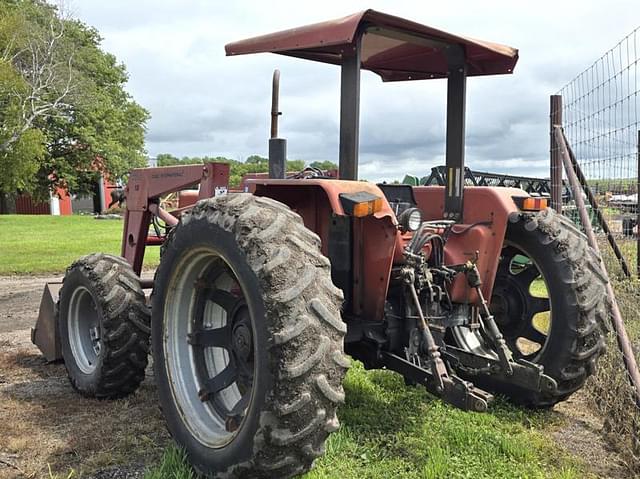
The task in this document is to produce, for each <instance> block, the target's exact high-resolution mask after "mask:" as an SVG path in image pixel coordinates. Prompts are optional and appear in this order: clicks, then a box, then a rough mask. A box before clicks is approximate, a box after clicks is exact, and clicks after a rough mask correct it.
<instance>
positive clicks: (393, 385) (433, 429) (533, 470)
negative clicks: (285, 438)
mask: <svg viewBox="0 0 640 479" xmlns="http://www.w3.org/2000/svg"><path fill="white" fill-rule="evenodd" d="M344 388H345V391H346V403H345V405H344V406H343V407H342V408H341V410H340V411H339V417H340V421H341V424H342V426H341V428H340V429H339V430H338V431H337V432H335V433H333V434H332V435H331V436H330V437H329V440H328V441H327V448H326V454H325V455H324V456H323V457H322V458H320V459H319V460H318V461H317V462H316V464H315V468H314V469H313V470H312V471H311V472H310V473H308V474H307V475H306V476H304V477H305V478H306V479H333V478H340V479H364V478H372V479H373V478H387V477H393V478H399V479H414V478H415V479H437V478H473V479H484V478H487V479H489V478H541V479H542V478H566V479H569V478H582V477H585V476H586V477H588V476H587V475H586V474H585V472H584V470H583V468H582V466H581V465H580V464H579V463H577V462H576V460H575V459H572V458H571V457H569V456H568V455H566V454H564V453H562V452H560V450H559V448H558V447H557V445H555V443H554V442H553V440H552V439H549V438H548V437H547V436H546V435H545V430H547V429H549V428H551V427H554V426H555V425H556V424H555V419H554V416H553V413H549V412H540V411H531V410H524V409H519V408H516V407H514V406H512V405H509V404H508V403H506V402H505V401H503V400H498V401H497V404H496V405H495V406H493V407H492V408H491V410H490V412H488V413H471V412H464V411H461V410H459V409H456V408H454V407H451V406H449V405H447V404H444V403H443V402H442V401H440V400H437V399H435V398H433V397H432V396H430V395H429V394H428V393H426V392H425V390H424V389H422V388H414V387H407V386H405V385H404V382H403V380H402V378H401V377H400V376H399V375H398V374H394V373H392V372H389V371H365V370H364V368H363V367H362V365H361V363H359V362H355V363H354V366H353V367H352V368H351V370H350V371H349V373H348V375H347V378H346V380H345V383H344ZM161 471H162V472H161ZM188 473H189V467H188V466H187V465H186V463H185V461H184V459H183V457H182V456H181V455H180V454H179V453H177V451H176V449H174V448H171V449H168V450H167V452H166V453H165V456H164V458H163V460H162V461H161V463H160V464H159V465H158V466H156V467H155V468H153V469H152V470H151V471H150V472H149V473H148V474H147V476H146V478H147V479H156V478H160V477H176V478H189V477H190V476H189V475H188Z"/></svg>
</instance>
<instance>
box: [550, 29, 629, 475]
mask: <svg viewBox="0 0 640 479" xmlns="http://www.w3.org/2000/svg"><path fill="white" fill-rule="evenodd" d="M639 54H640V28H638V29H636V30H634V31H633V32H631V33H630V34H629V35H627V36H626V37H624V38H623V39H622V40H621V41H620V42H619V43H618V44H617V45H615V46H614V47H613V48H612V49H611V50H609V51H607V52H606V53H605V54H604V55H602V56H601V57H600V58H598V60H596V61H595V62H594V63H593V64H592V65H591V66H589V67H588V68H587V69H585V70H584V71H583V72H582V73H580V74H579V75H578V76H576V77H575V78H574V79H573V80H571V81H570V82H569V83H568V84H567V85H565V86H564V87H563V88H562V89H561V90H560V92H559V94H558V96H559V97H560V98H559V99H558V98H556V99H555V100H554V99H553V98H552V101H551V125H552V126H553V125H554V124H560V125H562V127H563V129H564V133H565V136H566V138H567V140H568V143H569V147H570V148H571V151H572V153H573V156H574V157H575V160H576V163H577V167H576V169H577V170H580V171H578V173H579V172H582V174H583V176H584V182H583V191H573V192H571V194H569V195H564V196H563V198H562V209H563V213H564V214H565V215H567V216H569V217H571V218H572V219H573V220H574V221H575V222H576V224H579V218H578V212H577V210H576V204H575V198H576V196H577V195H583V197H584V198H585V202H586V203H587V207H588V208H589V209H590V217H591V222H592V225H593V229H594V231H595V232H596V233H597V236H598V243H599V245H600V250H601V253H602V255H603V259H604V261H605V264H606V266H607V269H608V271H609V275H610V277H611V278H612V283H613V286H614V289H615V293H616V298H617V302H618V305H619V307H620V311H621V313H622V317H623V319H624V322H625V326H626V329H627V331H628V333H629V336H630V338H631V343H632V347H633V352H634V354H635V356H636V360H640V355H639V354H638V353H639V352H640V312H639V311H638V302H639V300H640V287H639V286H640V283H639V281H638V276H640V262H638V250H639V248H640V238H639V236H638V224H639V223H640V216H639V213H640V212H639V210H638V191H639V186H640V174H639V164H640V133H639V129H640V110H639V107H640V78H639V75H640V65H639V63H640V57H639ZM552 131H553V128H552ZM557 155H558V145H557V144H556V143H555V142H554V140H553V137H552V140H551V162H552V175H551V176H552V182H553V181H554V178H555V179H556V180H555V181H556V182H559V181H560V179H561V178H562V166H561V165H562V163H561V162H560V161H557V160H554V158H557ZM586 190H590V192H591V193H592V194H591V195H588V194H586V193H587V191H586ZM596 210H599V211H600V213H601V214H600V215H599V214H597V211H596ZM615 247H617V249H618V253H617V255H616V254H615V253H614V248H615ZM625 264H626V265H627V266H628V270H629V271H630V272H632V273H635V274H634V275H633V277H631V278H627V277H626V276H627V275H625ZM615 337H616V336H615V334H611V335H610V339H609V345H608V351H607V353H606V355H605V356H604V357H603V358H602V359H601V360H600V362H599V365H598V367H599V370H598V373H597V374H596V375H595V376H594V378H593V379H592V380H590V382H589V384H588V388H587V394H588V396H589V399H590V401H591V402H592V404H593V405H594V407H595V408H596V409H597V410H598V411H599V412H600V413H601V414H602V416H603V419H604V425H605V431H604V432H605V433H606V434H607V435H608V436H609V439H610V442H611V444H613V445H615V446H616V447H617V449H618V450H619V451H620V452H621V453H622V456H623V458H624V460H625V461H626V462H627V465H628V466H629V468H630V470H631V471H633V472H635V473H640V404H639V401H638V400H637V395H636V391H635V390H634V389H633V387H632V386H631V383H630V381H629V375H628V371H627V370H626V369H625V365H624V362H623V360H622V354H621V353H620V349H619V348H618V345H617V344H616V339H615Z"/></svg>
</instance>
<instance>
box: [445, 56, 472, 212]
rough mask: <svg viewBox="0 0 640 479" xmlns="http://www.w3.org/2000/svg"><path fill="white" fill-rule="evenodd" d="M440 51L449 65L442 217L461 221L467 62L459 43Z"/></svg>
mask: <svg viewBox="0 0 640 479" xmlns="http://www.w3.org/2000/svg"><path fill="white" fill-rule="evenodd" d="M444 53H445V55H446V57H447V62H448V64H449V73H448V79H447V145H446V165H447V168H446V169H447V174H446V179H447V181H446V183H445V189H444V191H445V193H444V194H445V198H444V217H445V218H447V219H452V220H455V221H462V207H463V201H462V199H463V192H464V135H465V107H466V89H467V65H466V60H465V54H464V49H463V47H462V46H461V45H448V46H447V47H446V49H445V50H444Z"/></svg>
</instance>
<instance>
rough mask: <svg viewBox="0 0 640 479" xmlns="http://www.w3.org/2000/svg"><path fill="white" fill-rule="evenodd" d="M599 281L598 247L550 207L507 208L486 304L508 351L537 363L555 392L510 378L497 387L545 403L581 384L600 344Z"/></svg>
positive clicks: (602, 279)
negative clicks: (518, 384)
mask: <svg viewBox="0 0 640 479" xmlns="http://www.w3.org/2000/svg"><path fill="white" fill-rule="evenodd" d="M532 284H533V285H534V286H533V289H532ZM543 284H544V286H542V285H543ZM536 286H537V288H538V289H542V290H544V289H546V295H545V294H540V293H539V292H536V291H534V290H535V288H536ZM605 287H606V276H605V275H604V273H603V271H602V269H601V266H600V260H599V258H598V255H597V254H596V252H595V251H594V250H593V249H592V248H591V247H590V246H589V245H588V243H587V239H586V237H585V236H584V234H582V232H580V230H579V229H578V228H576V226H575V225H574V224H573V223H572V222H571V221H570V220H569V219H567V218H566V217H564V216H562V215H560V214H557V213H556V212H555V211H553V210H551V209H546V210H543V211H541V212H537V213H519V214H514V215H512V216H511V217H510V218H509V224H508V227H507V234H506V238H505V243H504V247H503V250H502V255H501V258H500V264H499V267H498V272H497V275H496V281H495V284H494V290H493V296H492V300H491V309H492V312H493V314H494V315H495V318H496V322H497V324H498V326H499V328H500V330H501V331H502V333H503V334H504V336H505V339H506V341H507V344H508V345H509V348H510V349H511V351H512V352H513V354H514V357H516V358H523V359H525V360H528V361H531V362H534V363H536V364H540V365H542V366H543V367H544V372H545V374H548V375H549V376H551V377H552V378H553V379H555V381H556V382H557V384H558V388H557V391H556V392H555V393H554V394H550V393H540V394H531V393H528V392H525V391H523V390H521V389H518V388H517V387H513V386H506V387H503V388H499V389H498V392H501V393H503V394H506V395H507V396H509V397H510V398H511V399H512V400H514V401H515V402H518V403H521V404H525V405H528V406H533V407H549V406H552V405H554V404H555V403H557V402H559V401H562V400H564V399H566V398H567V397H569V396H570V395H571V394H572V393H574V392H575V391H577V390H578V389H580V388H581V387H582V386H583V385H584V383H585V381H586V379H587V378H588V377H589V376H590V375H592V374H593V373H594V372H595V369H596V361H597V360H598V358H599V357H600V355H601V354H602V353H603V352H604V351H605V335H606V332H607V330H608V318H609V311H610V306H609V303H608V300H607V296H606V291H605ZM544 296H548V298H546V297H544Z"/></svg>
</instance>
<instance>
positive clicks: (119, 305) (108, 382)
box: [57, 254, 151, 399]
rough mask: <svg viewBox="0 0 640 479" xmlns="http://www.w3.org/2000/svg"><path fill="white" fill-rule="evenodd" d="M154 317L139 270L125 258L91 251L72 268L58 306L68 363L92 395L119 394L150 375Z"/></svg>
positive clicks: (75, 382)
mask: <svg viewBox="0 0 640 479" xmlns="http://www.w3.org/2000/svg"><path fill="white" fill-rule="evenodd" d="M150 322H151V318H150V313H149V308H148V307H147V305H146V303H145V296H144V293H143V291H142V288H141V287H140V282H139V280H138V276H137V275H136V274H135V273H134V272H133V270H132V269H131V266H130V265H129V263H127V262H126V261H125V260H124V259H122V258H120V257H116V256H111V255H108V254H91V255H88V256H84V257H82V258H80V259H79V260H77V261H76V262H75V263H73V264H72V265H71V266H70V267H69V268H68V269H67V272H66V275H65V277H64V281H63V285H62V289H61V290H60V298H59V300H58V307H57V324H58V331H59V334H60V343H61V349H62V356H63V358H64V364H65V367H66V369H67V373H68V375H69V380H70V381H71V384H72V386H73V387H74V388H75V389H76V390H77V391H78V392H80V393H81V394H82V395H84V396H87V397H95V398H99V399H115V398H121V397H124V396H127V395H128V394H131V393H132V392H134V391H135V390H136V389H137V388H138V386H139V385H140V383H141V382H142V380H143V379H144V376H145V369H146V367H147V361H148V353H149V337H150V334H151V324H150Z"/></svg>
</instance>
